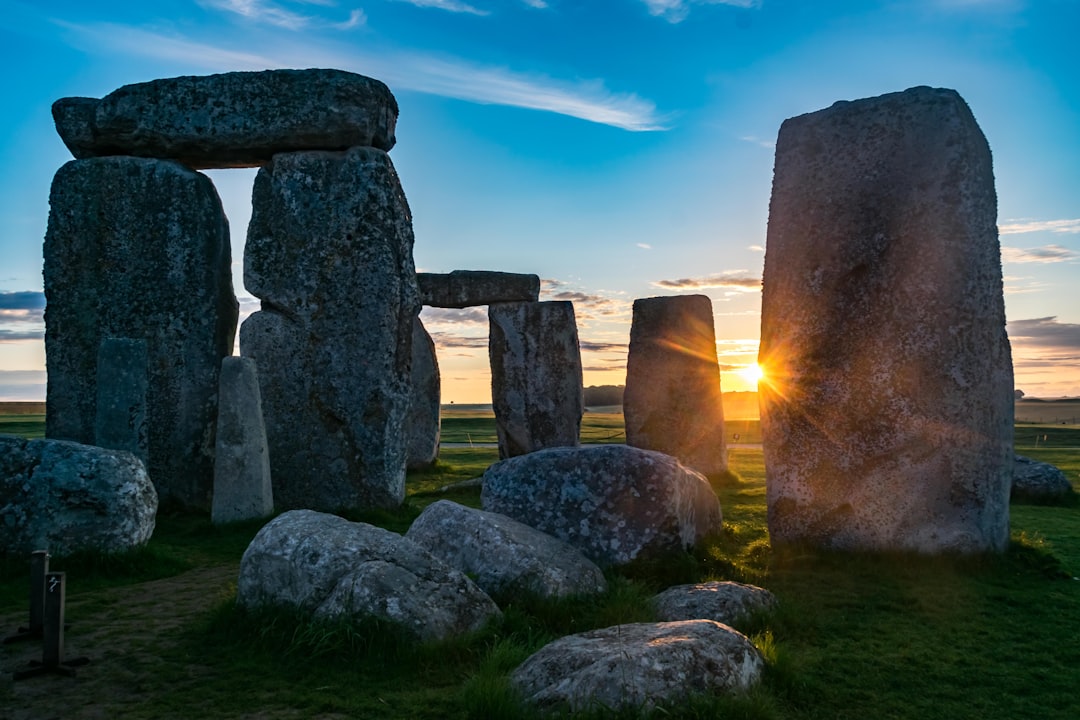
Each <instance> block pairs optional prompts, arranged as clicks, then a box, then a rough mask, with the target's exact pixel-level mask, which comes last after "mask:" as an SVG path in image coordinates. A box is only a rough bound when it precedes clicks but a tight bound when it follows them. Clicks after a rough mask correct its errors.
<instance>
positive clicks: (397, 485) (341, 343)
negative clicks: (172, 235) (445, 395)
mask: <svg viewBox="0 0 1080 720" xmlns="http://www.w3.org/2000/svg"><path fill="white" fill-rule="evenodd" d="M412 247H413V232H412V216H411V214H410V212H409V206H408V203H407V202H406V200H405V194H404V193H403V192H402V190H401V184H400V182H399V181H398V176H397V173H396V172H395V170H394V166H393V164H392V163H391V162H390V158H389V156H388V155H387V154H386V153H384V152H382V151H381V150H375V149H372V148H352V149H350V150H348V151H346V152H304V153H285V154H281V155H276V156H275V157H274V160H273V161H272V162H271V163H269V164H267V165H266V166H264V167H263V168H262V169H261V170H260V171H259V174H258V175H257V176H256V178H255V188H254V191H253V194H252V216H251V224H250V225H249V227H248V237H247V246H246V250H245V253H244V284H245V285H246V286H247V288H248V290H250V291H251V292H252V294H254V295H255V296H256V297H258V298H260V299H261V300H262V310H261V311H259V312H256V313H254V314H253V315H251V317H249V318H248V319H247V320H246V321H245V322H244V324H243V327H242V328H241V330H240V349H241V354H242V355H243V356H245V357H250V358H253V359H254V360H255V361H256V362H257V363H258V366H259V386H260V388H261V392H262V401H263V415H264V418H265V421H266V437H267V441H268V442H269V445H270V467H271V475H272V477H273V483H274V501H275V504H276V505H277V506H278V507H279V508H285V509H287V508H311V509H317V510H336V509H339V508H344V507H393V506H396V505H399V504H400V503H401V501H402V500H403V499H404V496H405V445H406V443H405V436H406V432H405V416H406V414H407V413H408V409H409V396H410V377H409V372H410V369H409V366H410V360H411V355H412V333H413V318H414V317H415V316H416V314H417V312H419V310H420V303H419V295H418V293H417V290H416V271H415V268H414V266H413V256H412Z"/></svg>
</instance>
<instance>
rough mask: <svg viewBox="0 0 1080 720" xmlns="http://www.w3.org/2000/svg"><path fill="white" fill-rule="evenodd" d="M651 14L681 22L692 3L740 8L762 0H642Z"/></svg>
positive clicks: (756, 3) (751, 6)
mask: <svg viewBox="0 0 1080 720" xmlns="http://www.w3.org/2000/svg"><path fill="white" fill-rule="evenodd" d="M641 1H642V2H643V3H645V7H646V8H648V10H649V14H650V15H655V16H656V17H661V18H664V19H665V20H667V21H668V22H669V23H680V22H682V21H683V20H685V19H686V16H687V15H689V14H690V6H691V5H730V6H732V7H738V8H753V7H757V6H759V5H760V4H761V0H641Z"/></svg>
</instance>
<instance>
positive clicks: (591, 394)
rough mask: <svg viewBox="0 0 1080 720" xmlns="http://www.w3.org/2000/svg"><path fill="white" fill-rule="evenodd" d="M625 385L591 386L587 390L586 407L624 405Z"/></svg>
mask: <svg viewBox="0 0 1080 720" xmlns="http://www.w3.org/2000/svg"><path fill="white" fill-rule="evenodd" d="M623 388H624V386H623V385H590V386H589V387H587V388H585V406H586V407H596V406H599V405H622V395H623Z"/></svg>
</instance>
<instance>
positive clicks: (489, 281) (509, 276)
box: [416, 270, 540, 308]
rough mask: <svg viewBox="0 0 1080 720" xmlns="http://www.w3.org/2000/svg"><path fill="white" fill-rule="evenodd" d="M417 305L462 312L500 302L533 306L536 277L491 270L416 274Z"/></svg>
mask: <svg viewBox="0 0 1080 720" xmlns="http://www.w3.org/2000/svg"><path fill="white" fill-rule="evenodd" d="M416 284H417V285H418V286H419V288H420V301H421V302H422V303H423V304H424V305H429V306H431V307H442V308H466V307H473V306H476V305H490V304H492V303H503V302H518V301H524V302H536V300H537V299H538V298H539V297H540V276H538V275H528V274H523V273H507V272H496V271H493V270H454V271H453V272H449V273H416Z"/></svg>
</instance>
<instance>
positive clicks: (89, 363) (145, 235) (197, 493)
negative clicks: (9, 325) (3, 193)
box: [44, 157, 237, 508]
mask: <svg viewBox="0 0 1080 720" xmlns="http://www.w3.org/2000/svg"><path fill="white" fill-rule="evenodd" d="M49 203H50V211H49V224H48V231H47V234H46V236H45V246H44V277H45V297H46V300H47V305H46V308H45V352H46V356H47V364H48V388H47V391H46V401H47V404H48V415H47V418H46V435H47V437H49V438H54V439H62V440H73V441H76V442H80V443H86V444H90V443H93V442H94V441H95V422H96V417H97V408H96V404H97V397H98V390H97V377H98V368H97V360H98V348H99V345H100V344H101V341H102V340H103V339H105V338H110V337H124V338H132V339H141V340H145V342H146V354H147V398H146V417H147V425H148V441H149V460H150V462H149V465H148V467H147V470H148V471H149V474H150V479H151V480H152V481H153V483H154V486H155V487H156V488H157V493H158V496H159V498H160V500H161V501H162V502H163V503H164V502H176V503H179V504H181V505H186V506H192V507H201V508H209V506H210V493H211V488H212V486H213V456H214V432H213V428H214V418H215V416H216V409H217V377H218V368H219V366H220V364H221V358H223V357H225V356H227V355H230V354H231V353H232V348H233V338H234V336H235V333H236V318H237V303H236V297H235V296H234V295H233V287H232V275H231V274H230V264H231V251H230V247H229V227H228V221H227V220H226V219H225V215H224V213H223V212H222V209H221V201H220V200H219V198H218V194H217V191H216V190H215V189H214V186H213V184H212V183H211V182H210V180H209V179H208V178H207V177H206V176H204V175H202V174H200V173H197V172H195V171H193V170H190V169H188V168H186V167H184V166H183V165H181V164H179V163H177V162H173V161H169V160H154V159H146V158H135V157H103V158H93V159H89V160H73V161H71V162H68V163H67V164H65V165H64V166H63V167H61V168H60V170H58V171H57V173H56V177H55V178H54V180H53V185H52V192H51V195H50V198H49Z"/></svg>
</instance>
